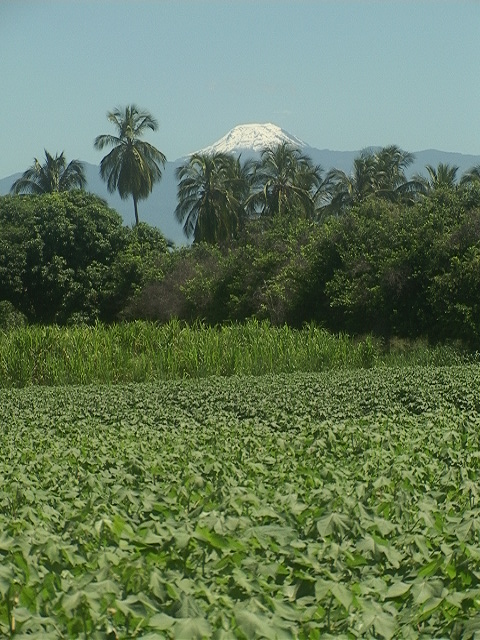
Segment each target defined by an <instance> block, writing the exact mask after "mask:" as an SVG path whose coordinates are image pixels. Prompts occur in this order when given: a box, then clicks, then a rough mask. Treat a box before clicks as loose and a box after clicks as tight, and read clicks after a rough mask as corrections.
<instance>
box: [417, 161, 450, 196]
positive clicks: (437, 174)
mask: <svg viewBox="0 0 480 640" xmlns="http://www.w3.org/2000/svg"><path fill="white" fill-rule="evenodd" d="M425 169H426V170H427V173H428V176H427V177H424V176H421V175H417V176H415V178H416V179H417V180H418V181H419V183H420V184H421V189H420V193H422V194H427V193H431V192H432V191H436V190H437V189H455V188H456V186H457V172H458V167H457V166H455V165H451V164H444V163H443V162H440V163H439V164H438V165H437V167H433V166H432V165H431V164H427V165H426V167H425Z"/></svg>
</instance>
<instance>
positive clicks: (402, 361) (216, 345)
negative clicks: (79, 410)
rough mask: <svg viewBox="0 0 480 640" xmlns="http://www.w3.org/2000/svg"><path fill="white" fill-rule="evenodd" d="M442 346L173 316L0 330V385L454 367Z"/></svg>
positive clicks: (453, 355)
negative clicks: (388, 349) (390, 349)
mask: <svg viewBox="0 0 480 640" xmlns="http://www.w3.org/2000/svg"><path fill="white" fill-rule="evenodd" d="M461 362H462V355H461V354H460V352H459V351H458V350H455V349H452V348H448V347H437V348H436V349H432V348H430V347H427V346H426V345H424V344H421V345H416V346H415V347H414V348H409V349H406V348H405V346H404V345H403V346H402V349H401V350H400V349H399V350H398V353H388V354H386V353H385V352H384V350H383V349H382V345H381V344H380V343H379V342H377V341H374V340H373V339H372V338H370V337H366V338H365V339H363V340H353V339H351V338H349V337H348V336H346V335H336V336H334V335H332V334H330V333H328V332H327V331H325V330H323V329H320V328H318V327H317V326H315V325H309V326H307V327H305V328H303V329H301V330H296V329H291V328H288V327H272V326H271V325H270V324H268V323H266V322H257V321H250V322H248V323H246V324H234V325H228V326H221V327H208V326H206V325H203V324H201V323H198V324H195V325H194V326H188V325H185V324H183V323H181V322H178V321H171V322H169V323H168V324H164V325H158V324H154V323H147V322H133V323H126V324H117V325H112V326H103V325H97V326H95V327H86V326H77V327H62V328H60V327H56V326H48V327H38V326H32V327H19V328H16V329H11V330H9V331H0V386H1V387H21V386H26V385H32V384H39V385H66V384H89V383H101V384H104V383H105V384H112V383H119V382H144V381H152V380H165V379H174V378H185V377H192V378H193V377H205V376H211V375H217V376H228V375H236V374H237V375H241V374H246V375H261V374H266V373H288V372H293V371H322V370H328V369H336V368H359V367H370V366H379V365H387V366H392V365H393V366H395V365H401V366H407V365H413V364H421V365H442V364H459V363H461Z"/></svg>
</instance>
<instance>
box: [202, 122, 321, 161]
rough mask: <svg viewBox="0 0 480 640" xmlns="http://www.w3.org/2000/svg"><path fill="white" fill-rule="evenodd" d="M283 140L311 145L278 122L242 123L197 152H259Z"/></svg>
mask: <svg viewBox="0 0 480 640" xmlns="http://www.w3.org/2000/svg"><path fill="white" fill-rule="evenodd" d="M283 142H287V143H288V144H290V145H292V146H293V147H297V148H299V149H304V148H307V147H308V146H309V145H307V144H306V143H305V142H303V140H300V139H299V138H297V137H295V136H292V135H291V134H290V133H287V132H286V131H284V130H283V129H281V128H280V127H278V126H277V125H276V124H271V123H266V124H241V125H238V126H236V127H234V128H233V129H231V130H230V131H229V132H228V133H227V134H226V135H225V136H223V138H220V140H217V142H214V143H213V144H212V145H210V146H209V147H205V148H204V149H200V151H197V153H205V154H211V153H241V152H242V151H244V150H248V151H253V152H255V153H258V152H260V151H262V150H263V149H265V148H266V147H276V146H277V145H279V144H282V143H283Z"/></svg>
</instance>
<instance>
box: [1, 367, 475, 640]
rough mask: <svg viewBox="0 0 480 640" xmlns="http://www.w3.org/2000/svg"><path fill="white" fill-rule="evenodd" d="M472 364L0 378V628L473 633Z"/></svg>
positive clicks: (35, 632)
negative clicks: (153, 378) (10, 382)
mask: <svg viewBox="0 0 480 640" xmlns="http://www.w3.org/2000/svg"><path fill="white" fill-rule="evenodd" d="M478 388H480V368H479V367H478V366H474V365H472V366H464V367H443V368H433V367H430V368H411V369H384V370H378V369H371V370H357V371H337V372H334V373H332V372H330V373H329V374H328V375H327V374H301V373H296V374H285V375H277V376H264V377H230V378H220V377H217V378H215V377H214V378H208V379H201V380H191V381H170V382H163V383H157V384H137V385H135V384H130V385H118V386H113V387H110V386H104V387H102V386H86V387H61V388H54V387H50V388H46V387H43V388H42V387H30V388H26V389H11V390H2V391H0V425H1V428H0V636H1V637H6V638H13V637H15V639H16V640H18V639H20V640H26V639H27V638H29V639H31V638H39V639H40V638H42V639H46V640H48V639H49V638H52V639H57V638H69V639H70V638H72V639H73V638H92V639H97V638H102V639H103V638H105V639H108V640H113V639H119V640H120V639H124V638H125V639H126V638H142V639H143V640H154V639H160V638H204V637H207V638H210V637H213V638H232V637H237V638H255V637H257V638H272V639H274V638H279V639H283V638H300V639H302V638H303V639H306V638H313V639H315V638H328V637H332V638H387V639H390V638H406V639H410V638H412V639H413V638H425V639H426V638H440V637H443V638H447V637H448V638H462V639H463V638H465V639H468V638H474V637H476V636H475V634H477V636H478V634H479V633H480V569H479V566H480V504H479V500H480V496H479V468H480V453H479V451H480V446H479V445H480V401H479V399H478V393H477V392H476V390H478Z"/></svg>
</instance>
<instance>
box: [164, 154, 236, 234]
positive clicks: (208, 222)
mask: <svg viewBox="0 0 480 640" xmlns="http://www.w3.org/2000/svg"><path fill="white" fill-rule="evenodd" d="M176 175H177V178H178V180H179V183H178V205H177V208H176V209H175V216H176V218H177V220H178V221H179V222H180V223H183V229H184V232H185V235H186V236H187V238H192V237H193V241H194V242H195V243H198V242H210V243H224V242H226V241H228V240H232V239H233V237H234V236H235V234H236V233H237V231H238V228H239V226H240V224H241V221H242V218H243V216H244V213H245V209H244V198H245V194H246V192H248V187H247V186H246V180H247V178H246V176H245V175H243V174H242V168H241V166H240V161H239V160H238V161H237V160H235V159H234V158H233V156H231V155H227V154H224V153H215V154H212V155H209V154H198V153H197V154H194V155H192V156H191V157H190V159H189V160H188V161H187V162H186V163H185V164H184V165H182V166H181V167H179V168H178V169H177V174H176Z"/></svg>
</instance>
